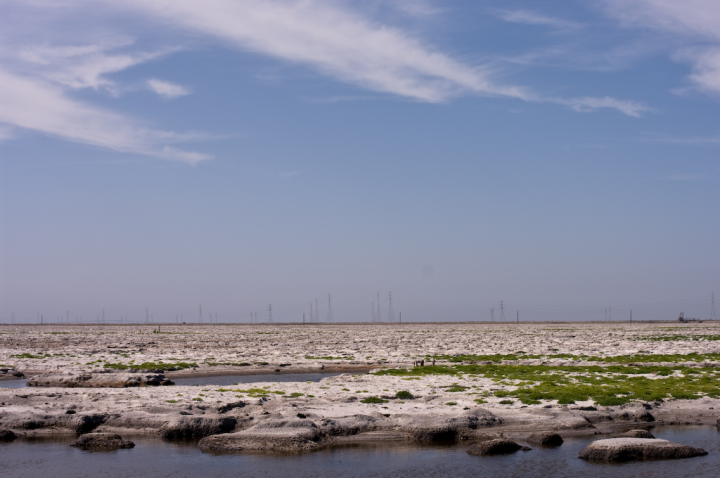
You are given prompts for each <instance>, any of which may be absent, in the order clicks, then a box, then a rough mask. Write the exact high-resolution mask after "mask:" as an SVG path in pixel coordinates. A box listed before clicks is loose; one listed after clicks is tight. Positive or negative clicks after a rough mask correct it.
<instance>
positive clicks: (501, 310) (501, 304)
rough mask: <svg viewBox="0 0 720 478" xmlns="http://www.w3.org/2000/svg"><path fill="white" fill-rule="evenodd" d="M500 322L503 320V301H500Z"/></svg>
mask: <svg viewBox="0 0 720 478" xmlns="http://www.w3.org/2000/svg"><path fill="white" fill-rule="evenodd" d="M500 322H505V302H504V301H502V300H501V301H500Z"/></svg>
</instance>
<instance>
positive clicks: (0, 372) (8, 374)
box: [0, 367, 25, 380]
mask: <svg viewBox="0 0 720 478" xmlns="http://www.w3.org/2000/svg"><path fill="white" fill-rule="evenodd" d="M24 377H25V374H23V373H22V372H21V371H19V370H15V369H14V368H8V367H2V368H0V380H16V379H20V378H24Z"/></svg>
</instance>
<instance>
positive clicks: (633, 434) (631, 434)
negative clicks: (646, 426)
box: [620, 430, 655, 438]
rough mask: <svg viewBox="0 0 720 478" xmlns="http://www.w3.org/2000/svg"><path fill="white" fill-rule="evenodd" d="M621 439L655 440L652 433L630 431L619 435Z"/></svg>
mask: <svg viewBox="0 0 720 478" xmlns="http://www.w3.org/2000/svg"><path fill="white" fill-rule="evenodd" d="M620 437H621V438H655V437H654V436H653V434H652V433H650V432H649V431H647V430H630V431H629V432H625V433H623V434H622V435H620Z"/></svg>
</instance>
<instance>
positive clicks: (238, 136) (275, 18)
mask: <svg viewBox="0 0 720 478" xmlns="http://www.w3.org/2000/svg"><path fill="white" fill-rule="evenodd" d="M0 25H1V26H0V321H4V322H8V321H11V320H12V317H15V320H16V321H17V322H22V321H24V320H31V321H34V320H36V319H37V316H38V314H42V315H43V317H45V318H46V319H47V320H50V321H55V320H58V319H60V318H65V317H66V316H69V317H70V318H71V319H73V320H76V319H78V318H80V317H82V320H83V321H95V320H97V318H98V317H100V316H101V315H102V313H103V310H104V313H105V316H106V319H107V320H118V319H119V318H120V317H127V318H128V319H127V320H130V321H132V320H144V319H145V313H146V308H148V310H149V313H150V315H151V316H152V318H153V319H154V320H155V321H175V320H176V319H177V317H178V316H182V318H183V319H185V320H196V319H197V318H198V315H199V314H198V307H199V305H202V306H203V310H204V320H206V321H207V320H209V316H210V315H212V314H217V317H218V319H219V320H220V321H248V320H249V317H250V314H251V313H252V312H256V313H257V316H258V319H259V320H266V319H267V316H268V305H269V304H273V318H274V320H275V321H278V322H280V321H297V320H301V319H302V315H303V313H305V314H306V317H307V318H309V316H310V304H311V303H314V301H315V299H317V300H318V303H319V304H320V319H322V320H324V319H325V318H326V316H327V296H328V294H332V307H333V313H334V318H335V320H337V321H340V320H342V321H356V320H370V319H371V316H372V315H371V314H372V311H373V307H376V306H377V304H376V302H377V294H378V293H379V294H380V306H381V313H382V314H383V317H384V318H387V311H388V306H389V303H388V292H392V293H393V308H394V312H395V316H396V318H397V316H398V314H399V313H400V312H402V313H403V319H404V320H422V321H425V320H489V319H490V317H491V315H490V314H491V312H490V310H491V309H492V308H494V309H495V318H496V319H497V318H499V310H500V301H501V300H502V301H504V302H503V303H504V304H505V305H504V308H505V311H506V316H507V317H508V318H509V317H513V318H514V317H515V314H516V313H517V312H518V311H519V313H520V317H521V319H526V320H551V319H561V320H593V319H603V318H604V317H605V316H606V315H605V314H606V309H607V308H612V314H613V315H612V318H613V319H627V318H628V317H629V311H630V310H631V309H632V310H633V314H634V315H633V316H634V318H636V319H674V318H676V317H677V314H679V312H681V311H682V312H685V314H686V316H696V317H700V318H704V317H708V316H709V313H710V294H711V293H713V292H720V287H719V286H720V254H718V244H720V227H719V225H718V217H719V214H718V205H719V204H720V193H719V192H718V191H719V188H718V185H719V179H720V163H719V162H718V153H719V152H720V126H719V125H718V118H720V6H719V5H718V4H717V2H714V1H710V0H689V1H685V2H675V1H670V0H623V1H619V0H617V1H616V0H602V1H598V2H579V1H578V2H574V1H562V2H560V1H547V2H529V1H503V2H500V1H460V0H458V1H430V0H428V1H423V0H414V1H410V0H386V1H373V0H370V1H362V2H361V1H352V0H347V1H345V0H338V1H333V2H322V1H313V0H305V1H272V0H263V1H260V0H247V1H229V0H206V1H204V2H193V1H189V0H142V1H140V0H126V1H124V2H109V1H84V0H63V1H57V0H55V1H43V0H37V1H35V0H30V1H28V0H25V1H19V0H18V1H13V0H10V1H6V2H3V4H2V6H0ZM718 301H719V302H720V298H719V299H718ZM373 303H375V304H374V305H373ZM316 312H317V311H316Z"/></svg>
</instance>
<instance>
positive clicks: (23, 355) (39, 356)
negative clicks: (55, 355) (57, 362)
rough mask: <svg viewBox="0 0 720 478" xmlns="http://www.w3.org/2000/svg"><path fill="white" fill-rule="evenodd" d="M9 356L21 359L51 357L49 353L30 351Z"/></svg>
mask: <svg viewBox="0 0 720 478" xmlns="http://www.w3.org/2000/svg"><path fill="white" fill-rule="evenodd" d="M11 357H15V358H23V359H44V358H48V357H52V355H50V354H37V355H33V354H30V353H24V354H17V355H11Z"/></svg>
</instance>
